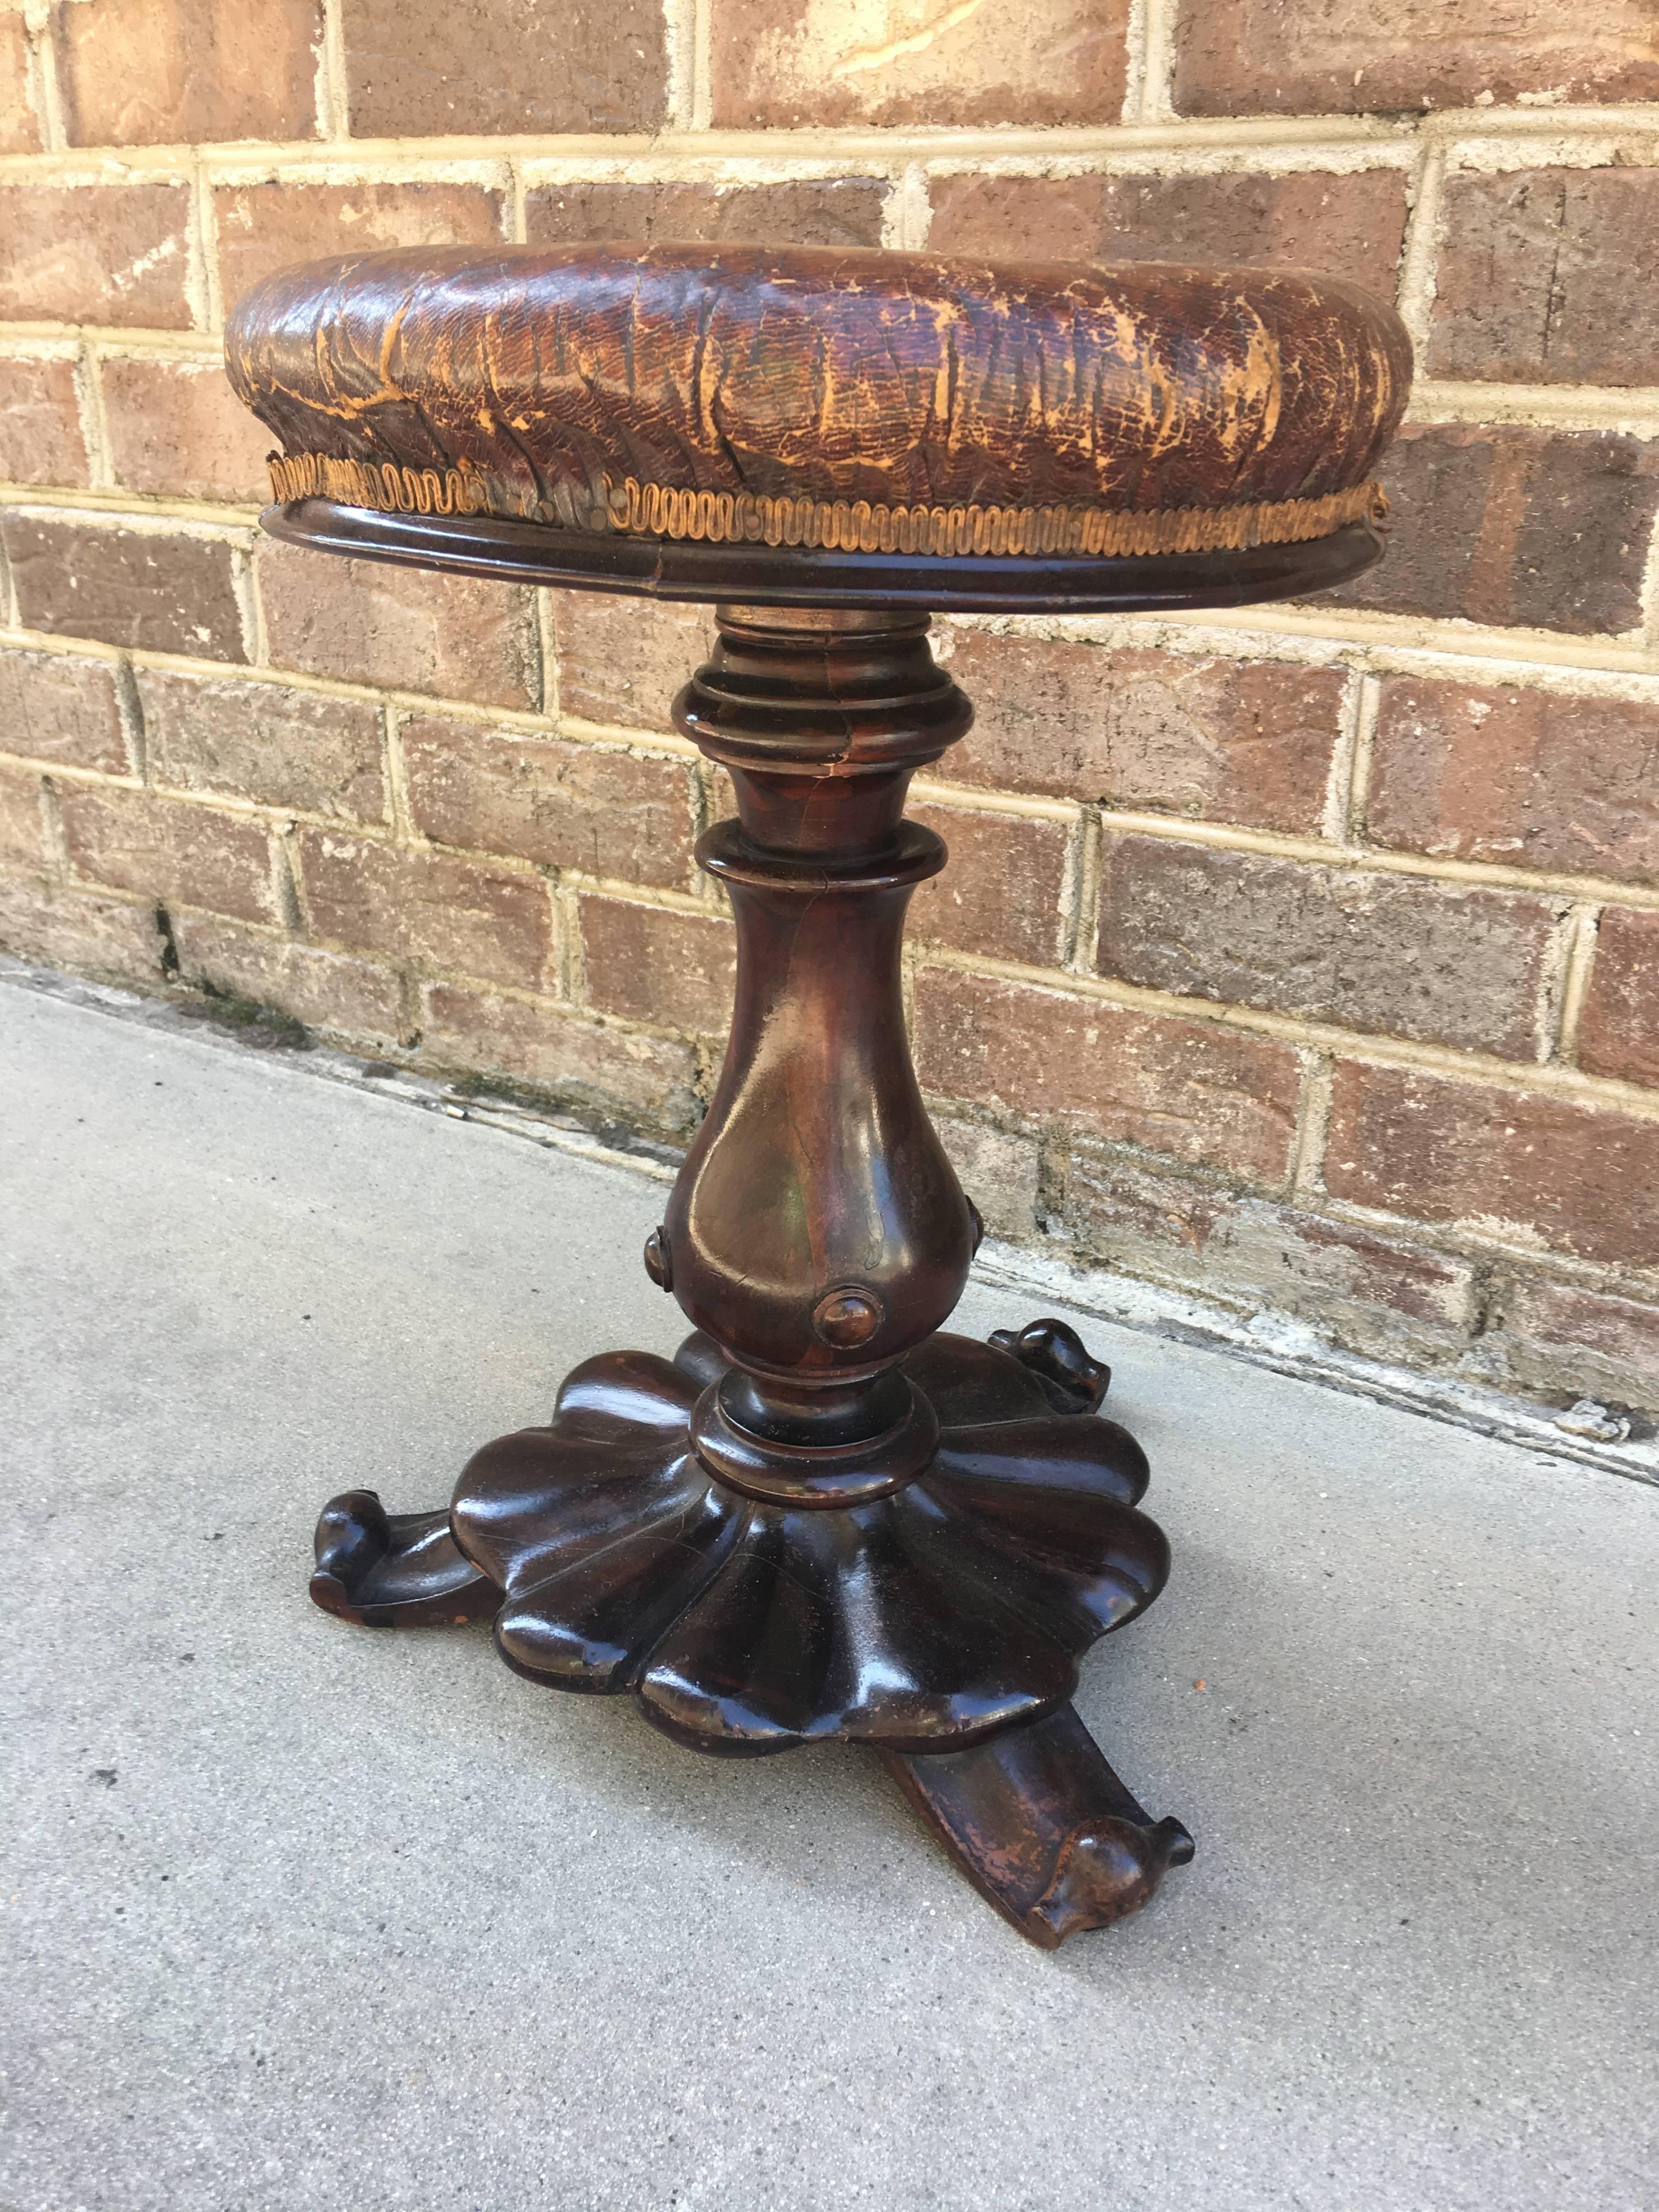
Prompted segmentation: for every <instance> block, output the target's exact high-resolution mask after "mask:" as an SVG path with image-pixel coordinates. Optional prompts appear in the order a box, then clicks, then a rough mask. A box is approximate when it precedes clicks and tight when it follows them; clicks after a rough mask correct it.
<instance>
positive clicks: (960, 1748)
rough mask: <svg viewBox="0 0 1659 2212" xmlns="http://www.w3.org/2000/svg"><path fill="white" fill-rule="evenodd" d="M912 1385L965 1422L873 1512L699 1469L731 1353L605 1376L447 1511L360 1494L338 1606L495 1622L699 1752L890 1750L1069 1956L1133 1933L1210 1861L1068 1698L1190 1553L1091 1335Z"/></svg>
mask: <svg viewBox="0 0 1659 2212" xmlns="http://www.w3.org/2000/svg"><path fill="white" fill-rule="evenodd" d="M906 1371H907V1373H908V1376H909V1378H910V1381H911V1383H912V1385H913V1387H914V1388H915V1389H916V1390H917V1391H918V1392H919V1393H921V1395H924V1396H925V1397H926V1398H927V1401H928V1402H929V1404H930V1405H931V1407H932V1408H933V1413H934V1414H935V1416H936V1417H937V1419H938V1422H939V1446H938V1449H937V1451H936V1452H935V1454H934V1455H933V1459H932V1461H931V1462H930V1463H929V1464H928V1465H927V1467H926V1468H925V1469H924V1471H923V1472H922V1474H921V1475H920V1476H918V1477H917V1478H916V1480H914V1481H912V1482H910V1483H908V1485H906V1486H904V1487H903V1488H902V1489H899V1490H897V1491H895V1492H892V1493H891V1494H890V1495H886V1496H881V1497H878V1498H873V1499H872V1500H870V1501H868V1502H866V1503H865V1504H858V1505H854V1506H850V1507H839V1508H825V1507H823V1506H817V1505H802V1506H792V1505H785V1504H775V1503H767V1502H764V1501H762V1500H760V1499H757V1498H750V1497H748V1496H746V1495H744V1494H741V1493H739V1492H737V1491H735V1490H732V1489H730V1488H727V1487H726V1486H724V1485H722V1484H721V1483H720V1482H719V1481H717V1480H714V1478H713V1477H712V1476H711V1475H710V1474H709V1473H708V1470H707V1468H705V1467H704V1466H703V1465H702V1462H700V1461H699V1459H698V1458H697V1456H696V1453H695V1452H694V1451H693V1449H692V1446H691V1442H690V1423H691V1414H692V1409H693V1408H694V1407H695V1406H696V1403H697V1401H698V1399H699V1398H700V1397H701V1396H702V1394H703V1392H704V1391H705V1390H706V1389H708V1388H709V1387H710V1386H711V1385H713V1384H714V1383H718V1381H719V1380H720V1376H722V1375H723V1373H724V1372H725V1363H724V1361H723V1359H722V1358H721V1356H720V1352H718V1350H717V1348H716V1347H715V1346H714V1344H713V1343H712V1342H711V1341H710V1340H708V1339H707V1338H705V1337H702V1336H693V1337H691V1338H690V1339H689V1340H688V1341H687V1342H686V1343H685V1344H684V1345H683V1346H681V1348H680V1351H679V1352H678V1354H677V1355H676V1357H675V1358H674V1359H672V1360H665V1359H662V1358H658V1357H656V1356H655V1355H654V1354H652V1353H649V1352H610V1353H606V1354H605V1355H603V1356H602V1357H600V1358H597V1359H591V1360H588V1361H586V1362H585V1363H584V1364H583V1365H581V1366H580V1367H578V1368H577V1369H576V1370H574V1372H573V1373H572V1374H571V1375H570V1376H568V1379H567V1380H566V1382H565V1384H564V1387H563V1388H562V1390H561V1391H560V1393H559V1399H558V1404H557V1407H556V1411H555V1413H554V1418H553V1419H552V1421H551V1422H550V1424H549V1425H547V1426H546V1427H544V1428H532V1429H523V1430H520V1431H517V1432H516V1433H515V1434H513V1435H511V1436H506V1437H498V1438H497V1439H496V1440H495V1443H490V1444H487V1445H485V1446H484V1448H483V1450H482V1451H480V1452H478V1453H477V1454H476V1455H474V1457H473V1458H472V1460H471V1462H469V1464H468V1465H467V1467H466V1468H465V1470H464V1471H463V1474H462V1475H461V1479H460V1481H459V1484H458V1486H457V1487H456V1492H455V1496H454V1498H453V1503H452V1505H451V1508H450V1511H449V1513H448V1514H447V1516H446V1515H442V1514H428V1515H422V1516H413V1515H410V1516H388V1515H387V1514H386V1512H385V1511H384V1510H382V1508H381V1506H380V1501H379V1499H378V1498H376V1497H375V1496H374V1493H373V1492H367V1491H357V1492H348V1493H346V1495H345V1496H344V1497H343V1498H337V1499H335V1500H334V1501H333V1502H332V1503H331V1504H330V1505H329V1506H328V1507H327V1508H326V1509H325V1512H324V1515H323V1517H322V1521H321V1522H320V1523H319V1528H318V1534H317V1574H316V1576H315V1577H314V1578H313V1583H312V1594H313V1597H314V1598H315V1599H316V1601H317V1602H318V1603H319V1605H322V1606H324V1607H326V1609H327V1610H329V1611H330V1612H332V1613H337V1614H339V1615H340V1616H341V1617H343V1619H346V1620H356V1621H362V1622H365V1623H367V1624H368V1625H369V1626H396V1625H401V1624H403V1623H410V1624H417V1623H424V1622H434V1621H439V1620H470V1619H474V1618H480V1617H483V1615H484V1614H486V1613H494V1615H495V1643H496V1647H497V1649H498V1650H500V1652H501V1656H502V1657H503V1658H504V1659H505V1660H506V1661H507V1664H508V1665H509V1666H511V1667H513V1668H515V1669H516V1670H517V1671H518V1672H519V1673H520V1674H524V1675H526V1676H527V1677H528V1678H529V1679H530V1680H533V1681H538V1682H541V1683H544V1684H546V1685H548V1686H550V1687H554V1688H559V1689H568V1690H582V1691H590V1692H618V1691H623V1690H626V1691H628V1692H630V1693H631V1694H632V1696H633V1697H634V1699H635V1701H636V1702H637V1703H638V1705H639V1706H640V1708H641V1711H642V1712H643V1713H644V1715H645V1717H646V1718H647V1720H649V1721H650V1722H651V1723H653V1725H654V1726H655V1727H657V1728H659V1729H661V1730H662V1731H663V1732H664V1733H665V1734H666V1735H670V1736H671V1737H672V1738H673V1739H674V1740H675V1741H677V1742H679V1743H683V1744H686V1745H688V1746H690V1747H692V1748H694V1749H696V1750H700V1751H707V1752H712V1753H719V1754H724V1755H726V1756H734V1755H735V1756H744V1755H747V1756H755V1755H757V1754H763V1753H769V1752H777V1751H784V1750H787V1749H788V1748H790V1747H792V1746H793V1745H797V1744H802V1743H808V1742H814V1741H823V1740H824V1739H826V1738H829V1737H839V1738H842V1740H844V1741H851V1742H858V1743H865V1744H868V1745H870V1746H872V1747H873V1748H876V1749H878V1750H880V1751H881V1752H882V1753H883V1754H884V1757H885V1758H886V1759H887V1761H888V1764H889V1766H890V1769H891V1771H893V1772H894V1774H895V1776H896V1778H897V1779H898V1780H899V1782H900V1784H901V1786H902V1787H903V1789H904V1790H905V1791H906V1793H907V1794H908V1796H910V1797H911V1799H912V1801H913V1802H915V1804H916V1806H917V1808H918V1809H919V1810H920V1811H921V1813H922V1814H923V1816H924V1817H925V1818H926V1819H927V1820H928V1821H929V1822H930V1824H931V1825H932V1826H933V1828H934V1830H935V1832H937V1833H938V1834H939V1836H940V1838H941V1840H942V1841H944V1843H945V1846H946V1848H947V1849H948V1850H950V1851H951V1854H952V1856H953V1857H956V1858H957V1861H958V1863H960V1864H962V1865H963V1868H964V1869H965V1870H966V1871H967V1872H968V1873H969V1877H970V1879H972V1880H973V1881H975V1883H976V1885H977V1886H978V1887H980V1888H981V1891H982V1892H983V1893H985V1894H986V1895H987V1896H988V1897H990V1898H991V1899H992V1901H993V1902H994V1903H995V1904H996V1905H998V1907H999V1909H1000V1910H1001V1911H1004V1912H1005V1913H1006V1914H1007V1916H1008V1917H1010V1918H1011V1919H1012V1920H1013V1921H1014V1923H1015V1925H1016V1926H1018V1927H1019V1928H1020V1929H1021V1931H1022V1933H1024V1934H1025V1935H1026V1936H1029V1937H1030V1939H1031V1940H1032V1941H1033V1942H1040V1943H1043V1944H1046V1945H1049V1946H1052V1945H1053V1944H1054V1943H1058V1942H1060V1941H1061V1940H1062V1938H1063V1937H1064V1936H1066V1935H1069V1934H1071V1933H1073V1931H1074V1930H1075V1929H1078V1928H1081V1927H1092V1926H1097V1925H1099V1924H1101V1923H1103V1922H1104V1921H1106V1920H1110V1919H1115V1918H1119V1917H1121V1916H1122V1915H1123V1914H1124V1913H1126V1912H1130V1911H1134V1910H1136V1909H1137V1908H1138V1906H1139V1905H1141V1904H1144V1903H1145V1902H1146V1899H1147V1898H1148V1897H1150V1896H1151V1894H1152V1891H1153V1890H1154V1889H1155V1888H1156V1887H1157V1885H1158V1881H1159V1880H1160V1879H1161V1878H1162V1875H1163V1874H1164V1870H1165V1869H1166V1868H1167V1867H1168V1866H1170V1865H1171V1864H1179V1863H1182V1859H1183V1857H1190V1856H1191V1850H1192V1844H1191V1838H1188V1836H1187V1835H1186V1832H1185V1831H1184V1830H1183V1829H1182V1828H1181V1827H1180V1826H1179V1825H1178V1824H1177V1823H1175V1822H1172V1821H1164V1822H1159V1823H1156V1824H1154V1823H1152V1822H1151V1821H1150V1820H1149V1819H1148V1817H1147V1815H1146V1814H1144V1813H1143V1812H1142V1811H1141V1809H1140V1808H1139V1806H1138V1805H1137V1804H1136V1803H1135V1802H1134V1800H1133V1797H1131V1796H1129V1794H1128V1792H1127V1790H1124V1789H1123V1787H1122V1785H1121V1784H1120V1783H1118V1782H1117V1779H1116V1778H1115V1776H1114V1775H1113V1774H1112V1772H1111V1770H1110V1768H1109V1767H1108V1766H1107V1765H1106V1763H1105V1761H1104V1759H1102V1758H1101V1756H1100V1753H1098V1752H1097V1750H1096V1749H1095V1747H1094V1746H1093V1744H1092V1742H1091V1740H1090V1738H1089V1737H1088V1735H1087V1734H1086V1732H1085V1730H1084V1729H1083V1726H1082V1723H1080V1722H1079V1720H1078V1719H1077V1717H1076V1716H1075V1714H1073V1712H1072V1711H1071V1708H1070V1706H1069V1704H1068V1703H1067V1700H1068V1699H1070V1697H1071V1695H1072V1692H1073V1690H1074V1689H1075V1688H1076V1686H1077V1680H1078V1664H1079V1659H1080V1657H1081V1656H1082V1654H1083V1653H1084V1652H1085V1650H1087V1649H1088V1647H1089V1645H1090V1644H1092V1643H1093V1642H1094V1641H1095V1640H1096V1639H1097V1638H1098V1637H1100V1636H1103V1635H1104V1634H1106V1633H1107V1632H1109V1630H1111V1629H1114V1628H1117V1627H1121V1626H1122V1625H1123V1624H1124V1623H1125V1622H1126V1621H1128V1620H1133V1618H1134V1616H1135V1615H1136V1614H1137V1613H1139V1612H1141V1611H1142V1610H1144V1608H1145V1607H1146V1606H1148V1605H1150V1604H1151V1602H1152V1599H1153V1598H1154V1597H1156V1596H1157V1595H1158V1591H1159V1590H1160V1589H1162V1588H1163V1585H1164V1579H1165V1577H1166V1576H1167V1574H1168V1572H1169V1549H1168V1546H1167V1544H1166V1543H1165V1541H1164V1536H1163V1534H1162V1532H1161V1531H1160V1530H1159V1529H1158V1527H1157V1526H1156V1524H1155V1523H1154V1522H1152V1521H1150V1520H1148V1519H1147V1518H1146V1516H1145V1515H1144V1514H1142V1513H1140V1512H1139V1511H1137V1510H1136V1505H1137V1502H1138V1501H1139V1498H1140V1496H1141V1494H1142V1492H1143V1491H1144V1490H1145V1488H1146V1475H1147V1470H1146V1459H1145V1456H1144V1455H1143V1454H1142V1452H1141V1450H1140V1448H1139V1445H1138V1444H1137V1443H1135V1442H1134V1440H1133V1437H1131V1436H1129V1435H1128V1433H1127V1431H1125V1430H1123V1429H1121V1428H1120V1427H1118V1426H1117V1425H1116V1424H1115V1423H1114V1422H1111V1421H1107V1420H1103V1419H1098V1418H1097V1417H1095V1415H1094V1413H1093V1408H1094V1407H1096V1406H1097V1404H1098V1403H1099V1401H1100V1398H1101V1395H1103V1391H1104V1389H1105V1387H1106V1382H1107V1380H1108V1376H1107V1371H1106V1370H1104V1369H1103V1368H1101V1367H1099V1366H1098V1365H1097V1363H1095V1362H1093V1361H1091V1359H1090V1358H1089V1357H1088V1354H1087V1353H1086V1352H1085V1351H1084V1349H1083V1346H1081V1344H1080V1343H1079V1341H1078V1340H1077V1338H1076V1337H1075V1335H1074V1334H1073V1332H1072V1331H1071V1330H1070V1329H1069V1328H1066V1326H1065V1324H1063V1323H1061V1322H1035V1323H1033V1324H1032V1325H1031V1326H1030V1328H1027V1329H1024V1330H1023V1331H1022V1332H1020V1334H1018V1336H1015V1335H1014V1334H1012V1332H1010V1331H1006V1330H1003V1331H999V1332H998V1334H997V1337H996V1338H995V1339H994V1340H993V1341H992V1342H991V1343H990V1344H979V1343H975V1341H973V1340H971V1339H969V1338H966V1337H960V1336H953V1335H947V1334H939V1335H937V1336H934V1337H932V1338H930V1339H929V1340H927V1342H926V1343H925V1344H923V1345H922V1346H921V1347H920V1348H919V1349H918V1351H917V1352H915V1353H914V1354H913V1355H912V1356H911V1358H909V1360H908V1362H907V1363H906ZM975 1747H979V1748H975Z"/></svg>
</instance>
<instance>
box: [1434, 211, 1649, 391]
mask: <svg viewBox="0 0 1659 2212" xmlns="http://www.w3.org/2000/svg"><path fill="white" fill-rule="evenodd" d="M1444 210H1445V217H1444V219H1445V224H1446V230H1447V239H1446V244H1445V246H1444V247H1443V250H1442V252H1441V255H1440V259H1439V264H1438V266H1437V272H1436V279H1435V303H1434V321H1433V325H1432V327H1431V331H1430V336H1429V355H1428V362H1427V364H1426V365H1427V368H1428V369H1429V371H1430V373H1431V374H1432V375H1435V376H1451V377H1472V378H1477V379H1479V378H1492V379H1508V380H1511V381H1518V382H1520V383H1523V384H1649V383H1651V381H1652V380H1653V374H1654V368H1653V362H1654V354H1655V351H1656V349H1659V169H1522V170H1520V171H1518V172H1517V171H1510V172H1506V173H1503V174H1501V175H1498V176H1480V175H1465V176H1454V177H1451V178H1449V179H1447V184H1446V193H1445V200H1444Z"/></svg>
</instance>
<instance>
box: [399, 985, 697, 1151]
mask: <svg viewBox="0 0 1659 2212" xmlns="http://www.w3.org/2000/svg"><path fill="white" fill-rule="evenodd" d="M423 1014H424V1025H423V1031H422V1045H423V1048H424V1049H425V1051H426V1053H427V1054H429V1055H430V1056H431V1057H432V1058H433V1059H434V1060H438V1061H439V1062H441V1063H442V1062H447V1063H448V1064H449V1065H451V1066H460V1067H466V1068H475V1069H477V1070H478V1071H480V1072H481V1073H484V1074H486V1075H494V1076H499V1077H505V1078H506V1079H508V1080H509V1081H512V1082H516V1083H523V1084H527V1085H531V1086H532V1088H533V1089H535V1090H538V1091H550V1092H551V1093H552V1094H553V1095H554V1097H557V1098H561V1099H563V1100H566V1101H568V1103H570V1104H572V1105H574V1107H575V1108H576V1109H578V1110H579V1111H581V1112H585V1113H586V1114H589V1115H592V1114H594V1113H596V1112H597V1113H598V1114H599V1115H604V1116H606V1117H607V1118H611V1117H614V1118H617V1119H620V1120H622V1121H628V1122H630V1123H633V1124H635V1126H641V1125H642V1126H643V1127H646V1128H647V1129H649V1130H652V1131H653V1132H656V1133H659V1134H661V1135H665V1136H668V1137H678V1138H684V1137H685V1136H687V1135H689V1134H690V1131H691V1129H692V1128H693V1127H694V1126H695V1125H696V1119H697V1100H696V1087H695V1086H696V1072H697V1069H696V1054H695V1052H694V1051H693V1048H691V1047H690V1045H687V1044H682V1043H680V1042H678V1041H677V1040H675V1039H673V1038H671V1037H654V1036H641V1035H640V1034H639V1033H638V1032H637V1031H636V1030H622V1029H617V1028H616V1027H615V1026H614V1025H613V1024H611V1023H609V1022H605V1021H602V1020H593V1019H592V1018H588V1019H586V1020H585V1019H583V1018H581V1017H580V1016H577V1015H572V1014H568V1013H563V1012H560V1010H559V1009H558V1008H557V1007H556V1006H548V1005H546V1004H545V1003H541V1004H536V1003H532V1002H527V1001H526V1000H522V999H503V998H500V997H498V996H497V995H496V994H495V993H494V992H491V991H467V990H462V989H459V988H458V987H456V986H455V985H453V984H450V983H433V984H429V985H428V987H427V989H426V991H425V993H424V994H423Z"/></svg>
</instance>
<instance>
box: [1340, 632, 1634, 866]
mask: <svg viewBox="0 0 1659 2212" xmlns="http://www.w3.org/2000/svg"><path fill="white" fill-rule="evenodd" d="M1656 768H1659V707H1655V706H1651V705H1648V704H1644V703H1642V702H1634V701H1630V700H1624V699H1593V698H1592V699H1573V698H1562V697H1558V696H1555V695H1554V694H1553V693H1551V692H1547V691H1536V690H1498V689H1496V688H1495V687H1491V686H1481V685H1475V684H1435V683H1422V682H1419V680H1418V679H1417V678H1414V677H1406V676H1390V677H1387V678H1384V680H1383V695H1382V700H1381V703H1380V706H1379V709H1378V714H1377V726H1376V744H1375V749H1374V752H1373V757H1372V766H1371V788H1370V801H1369V804H1368V807H1367V812H1366V827H1367V831H1368V834H1369V835H1370V836H1371V837H1372V838H1373V839H1375V840H1376V842H1377V843H1379V844H1383V845H1391V846H1395V847H1397V848H1401V849H1403V850H1407V851H1412V852H1419V853H1432V854H1444V855H1448V856H1450V857H1452V858H1455V859H1457V860H1492V861H1498V862H1501V863H1503V864H1504V865H1505V866H1519V867H1529V868H1559V869H1564V870H1566V871H1569V872H1572V873H1575V874H1584V875H1594V876H1612V877H1618V878H1627V879H1629V880H1631V881H1632V882H1637V883H1659V775H1656Z"/></svg>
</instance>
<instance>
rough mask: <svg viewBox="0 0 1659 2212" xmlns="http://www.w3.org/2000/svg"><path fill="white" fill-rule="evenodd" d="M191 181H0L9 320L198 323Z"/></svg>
mask: <svg viewBox="0 0 1659 2212" xmlns="http://www.w3.org/2000/svg"><path fill="white" fill-rule="evenodd" d="M189 228H190V189H189V187H188V186H187V185H67V186H65V185H0V236H3V237H4V239H5V240H6V249H7V250H6V256H5V260H4V262H3V264H0V321H6V322H52V323H93V324H106V325H119V326H120V327H122V328H124V329H125V328H131V327H133V326H139V327H145V326H148V327H151V328H154V329H156V330H167V331H185V330H188V329H189V328H190V323H191V315H190V303H189V301H188V299H187V297H186V295H185V282H186V277H187V275H188V270H189V259H190V256H189Z"/></svg>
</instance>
